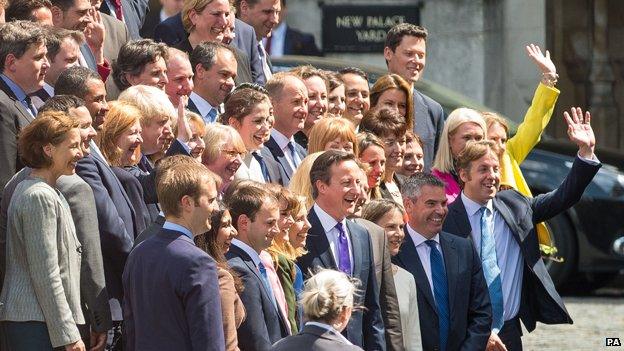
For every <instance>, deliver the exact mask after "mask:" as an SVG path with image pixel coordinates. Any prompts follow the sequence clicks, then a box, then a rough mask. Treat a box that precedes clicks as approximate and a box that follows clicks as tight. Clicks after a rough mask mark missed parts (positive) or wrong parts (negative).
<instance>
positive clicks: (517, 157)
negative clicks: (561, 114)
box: [501, 83, 559, 247]
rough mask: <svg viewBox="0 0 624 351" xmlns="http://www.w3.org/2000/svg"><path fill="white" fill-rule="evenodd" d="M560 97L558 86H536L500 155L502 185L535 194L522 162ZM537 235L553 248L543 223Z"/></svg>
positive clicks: (548, 120) (546, 123)
mask: <svg viewBox="0 0 624 351" xmlns="http://www.w3.org/2000/svg"><path fill="white" fill-rule="evenodd" d="M558 97H559V89H557V88H551V87H549V86H546V85H544V84H542V83H539V85H538V86H537V89H536V90H535V95H533V101H532V102H531V106H530V107H529V109H528V110H527V112H526V114H525V115H524V120H523V121H522V123H521V124H520V125H519V126H518V130H517V132H516V135H514V136H513V137H512V138H510V139H509V140H508V141H507V147H506V149H505V152H504V153H503V156H502V158H501V185H507V186H511V187H513V188H514V189H516V190H518V191H519V192H520V193H522V194H523V195H526V196H533V195H532V194H531V190H530V189H529V185H528V184H527V182H526V180H524V176H522V171H521V170H520V164H521V163H522V162H523V161H524V159H525V158H526V157H527V155H528V154H529V152H531V150H533V147H535V145H537V143H538V142H539V141H540V138H541V136H542V132H543V131H544V128H546V126H547V125H548V122H550V117H552V114H553V110H554V108H555V103H556V102H557V98H558ZM537 234H538V237H539V242H540V244H543V245H547V246H551V247H552V240H551V238H550V234H549V233H548V230H547V229H546V226H545V225H544V224H542V223H539V224H538V225H537Z"/></svg>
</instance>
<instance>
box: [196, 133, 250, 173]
mask: <svg viewBox="0 0 624 351" xmlns="http://www.w3.org/2000/svg"><path fill="white" fill-rule="evenodd" d="M227 140H230V144H231V145H232V146H233V147H234V149H235V150H236V151H238V152H240V153H241V154H244V153H246V152H247V149H246V148H245V143H243V139H241V136H240V134H238V132H237V131H236V129H234V128H233V127H230V126H226V125H223V124H221V123H213V124H211V125H210V128H208V130H207V131H206V134H205V135H204V143H205V144H206V148H205V149H204V153H203V154H202V163H203V164H205V165H210V164H212V163H213V162H214V161H215V160H216V159H217V158H218V157H219V153H221V149H222V148H223V146H225V144H226V143H227Z"/></svg>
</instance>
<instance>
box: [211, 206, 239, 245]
mask: <svg viewBox="0 0 624 351" xmlns="http://www.w3.org/2000/svg"><path fill="white" fill-rule="evenodd" d="M236 235H238V232H237V231H236V228H234V225H233V224H232V216H230V211H228V210H225V211H224V212H223V215H222V216H221V223H220V224H219V230H218V231H217V238H216V241H217V245H218V246H219V247H220V248H221V250H222V251H221V252H223V254H224V255H225V254H226V253H227V252H228V251H230V245H232V239H234V238H236Z"/></svg>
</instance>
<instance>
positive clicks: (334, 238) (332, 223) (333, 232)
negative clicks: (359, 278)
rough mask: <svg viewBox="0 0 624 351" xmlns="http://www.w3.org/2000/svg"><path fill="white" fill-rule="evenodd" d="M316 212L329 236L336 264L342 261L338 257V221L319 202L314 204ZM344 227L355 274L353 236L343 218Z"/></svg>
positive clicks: (328, 239)
mask: <svg viewBox="0 0 624 351" xmlns="http://www.w3.org/2000/svg"><path fill="white" fill-rule="evenodd" d="M314 212H315V213H316V215H317V216H318V218H319V221H320V222H321V225H322V226H323V231H325V235H326V236H327V241H329V248H330V249H331V251H332V254H333V255H334V260H335V262H336V266H337V265H338V263H339V262H340V258H339V257H338V245H339V238H338V237H339V236H340V232H339V231H338V229H336V224H338V221H337V220H335V219H334V217H332V216H330V215H329V214H328V213H327V212H325V211H324V210H323V209H322V208H321V206H319V205H318V204H316V203H315V204H314ZM341 223H342V227H343V228H344V231H345V234H346V236H347V244H348V245H349V259H350V260H351V274H353V266H354V262H353V245H351V237H350V235H349V229H348V228H347V219H346V218H343V219H342V221H341Z"/></svg>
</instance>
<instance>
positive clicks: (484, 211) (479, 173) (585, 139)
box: [444, 108, 600, 351]
mask: <svg viewBox="0 0 624 351" xmlns="http://www.w3.org/2000/svg"><path fill="white" fill-rule="evenodd" d="M564 115H565V117H566V121H567V123H568V136H569V137H570V140H572V141H573V142H574V143H575V144H577V146H578V147H579V151H578V154H577V157H576V159H575V160H574V163H573V164H572V168H571V169H570V173H569V174H568V176H567V177H566V179H565V180H564V181H563V183H561V185H560V186H559V187H558V188H557V189H555V190H553V191H551V192H549V193H546V194H541V195H538V196H536V197H535V198H527V197H525V196H524V195H522V194H520V193H519V192H517V191H515V190H507V191H500V192H499V191H498V186H499V184H500V172H499V158H498V155H497V154H496V153H495V152H494V149H493V148H492V147H493V144H492V143H491V142H488V141H482V142H478V143H474V144H468V145H467V146H466V148H465V149H464V151H463V152H462V153H461V154H460V156H459V158H458V160H457V163H456V167H457V169H458V171H459V177H460V179H461V180H462V182H463V183H464V187H463V191H462V193H461V196H460V197H458V198H457V200H456V201H455V202H454V203H453V204H452V205H451V206H450V207H449V218H448V220H447V221H446V223H445V224H444V229H445V230H446V231H448V232H450V233H453V234H456V235H458V236H461V237H464V238H470V239H472V242H473V244H474V246H475V247H476V248H477V250H478V251H479V252H480V258H481V261H482V262H483V272H484V275H485V278H486V281H487V284H488V290H489V295H490V299H491V301H492V317H493V322H492V328H491V329H492V334H491V336H490V341H489V342H490V344H492V345H493V346H494V345H495V346H498V347H499V348H500V345H501V344H502V345H504V347H506V349H507V350H509V351H515V350H522V339H521V336H522V329H521V327H520V320H522V322H523V323H524V326H525V327H526V329H527V330H528V331H529V332H531V331H533V330H534V329H535V325H536V322H542V323H545V324H568V323H569V324H572V318H570V315H569V314H568V311H567V310H566V308H565V306H564V305H563V300H562V299H561V297H560V296H559V294H558V293H557V291H556V290H555V286H554V284H553V282H552V279H551V278H550V275H549V274H548V271H547V270H546V266H545V265H544V261H543V260H542V258H541V254H540V251H539V245H538V239H537V234H536V231H535V224H536V223H540V222H543V221H545V220H547V219H550V218H552V217H554V216H556V215H558V214H559V213H561V212H563V211H565V210H567V209H568V208H570V207H572V206H573V205H574V204H575V203H577V202H578V200H579V199H580V198H581V196H582V195H583V191H585V188H586V187H587V186H588V185H589V183H590V182H591V180H592V179H593V177H594V175H595V174H596V173H597V172H598V170H599V169H600V162H599V161H598V160H597V158H596V156H595V155H594V144H595V142H596V140H595V137H594V133H593V131H592V128H591V126H590V116H589V112H588V113H587V114H586V115H585V116H583V112H582V111H581V109H580V108H573V109H572V116H570V115H569V114H568V113H567V112H566V113H565V114H564ZM488 346H489V345H488Z"/></svg>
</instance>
